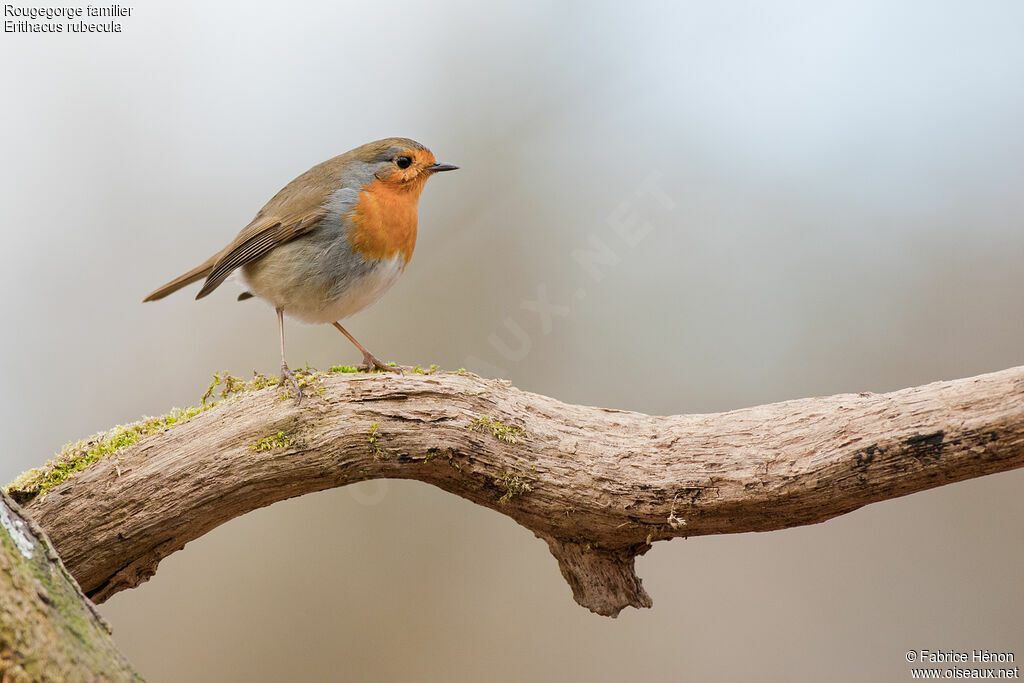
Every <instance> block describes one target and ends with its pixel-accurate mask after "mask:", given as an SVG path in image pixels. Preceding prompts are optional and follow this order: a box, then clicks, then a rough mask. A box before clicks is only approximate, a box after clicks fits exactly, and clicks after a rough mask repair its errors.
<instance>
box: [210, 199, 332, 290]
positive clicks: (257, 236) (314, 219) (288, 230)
mask: <svg viewBox="0 0 1024 683" xmlns="http://www.w3.org/2000/svg"><path fill="white" fill-rule="evenodd" d="M324 214H325V212H324V211H322V210H317V211H315V212H313V213H310V214H307V215H305V216H303V217H301V218H299V219H298V220H295V221H292V222H290V223H285V222H283V221H281V220H279V219H276V218H264V219H262V220H260V219H257V220H255V221H253V222H252V223H250V224H249V225H248V226H246V227H245V229H244V230H242V232H240V233H238V237H236V238H235V239H234V240H233V241H232V242H231V244H229V245H228V246H227V247H226V248H225V249H224V251H222V252H221V253H220V258H218V259H217V262H216V264H214V266H213V270H211V271H210V274H209V275H207V276H206V282H204V283H203V287H202V289H200V290H199V293H198V294H196V298H197V299H202V298H203V297H204V296H206V295H207V294H209V293H210V292H212V291H213V290H215V289H217V287H218V286H219V285H220V283H222V282H224V280H225V279H227V277H228V275H231V273H232V272H233V271H234V270H235V269H236V268H238V267H240V266H243V265H245V264H246V263H249V262H250V261H255V260H256V259H258V258H260V257H261V256H264V255H266V254H267V252H269V251H270V250H271V249H273V248H274V247H276V246H278V245H281V244H284V243H285V242H290V241H291V240H293V239H295V238H296V237H299V236H300V235H305V234H306V233H307V232H309V231H310V230H312V229H313V228H315V227H316V226H317V224H318V223H319V222H320V220H321V219H322V218H323V217H324Z"/></svg>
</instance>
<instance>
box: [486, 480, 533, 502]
mask: <svg viewBox="0 0 1024 683" xmlns="http://www.w3.org/2000/svg"><path fill="white" fill-rule="evenodd" d="M494 485H495V486H497V487H498V488H499V489H501V490H502V491H504V495H503V496H502V497H501V498H499V499H498V502H499V503H501V504H502V505H504V504H505V503H507V502H509V501H510V500H512V499H513V498H515V497H516V496H521V495H523V494H524V493H527V492H528V491H532V490H533V489H531V488H530V484H529V483H528V482H527V481H526V479H525V478H524V477H522V476H521V475H519V474H517V473H515V472H502V473H501V474H499V475H498V476H497V477H495V479H494Z"/></svg>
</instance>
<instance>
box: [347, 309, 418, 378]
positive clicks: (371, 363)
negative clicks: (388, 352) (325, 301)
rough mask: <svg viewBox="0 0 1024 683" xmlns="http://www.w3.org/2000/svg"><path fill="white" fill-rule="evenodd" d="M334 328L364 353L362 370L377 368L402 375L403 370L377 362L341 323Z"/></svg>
mask: <svg viewBox="0 0 1024 683" xmlns="http://www.w3.org/2000/svg"><path fill="white" fill-rule="evenodd" d="M334 326H335V327H337V328H338V331H339V332H341V333H342V334H343V335H345V336H346V337H348V340H349V341H350V342H352V343H353V344H355V345H356V348H357V349H359V350H360V351H362V352H363V364H362V365H361V366H359V367H360V369H364V368H365V369H366V370H372V369H373V368H377V369H378V370H387V371H388V372H397V373H398V374H400V375H401V374H402V368H399V367H395V366H393V365H384V363H381V362H380V361H379V360H377V357H376V356H374V355H373V354H372V353H370V352H369V351H368V350H367V349H366V347H365V346H363V345H362V344H360V343H359V342H357V341H356V338H355V337H353V336H352V335H351V334H349V333H348V330H346V329H345V328H344V327H342V326H341V323H337V322H336V323H334Z"/></svg>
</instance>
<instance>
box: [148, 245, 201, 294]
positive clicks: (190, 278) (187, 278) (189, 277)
mask: <svg viewBox="0 0 1024 683" xmlns="http://www.w3.org/2000/svg"><path fill="white" fill-rule="evenodd" d="M219 256H220V254H214V255H213V256H211V257H210V258H209V259H207V261H206V262H205V263H202V264H200V265H198V266H196V267H195V268H193V269H192V270H190V271H188V272H187V273H185V274H184V275H179V276H178V277H176V278H174V279H173V280H171V281H170V282H168V283H167V284H166V285H164V286H163V287H158V288H157V289H155V290H153V291H152V292H150V294H149V295H148V296H147V297H146V298H145V299H143V301H144V302H145V301H156V300H157V299H163V298H164V297H165V296H167V295H168V294H172V293H173V292H176V291H178V290H179V289H181V288H182V287H184V286H185V285H190V284H192V283H193V282H195V281H196V280H202V279H203V278H204V277H206V276H207V275H209V274H210V272H211V271H212V270H213V266H214V265H215V264H216V263H217V258H218V257H219Z"/></svg>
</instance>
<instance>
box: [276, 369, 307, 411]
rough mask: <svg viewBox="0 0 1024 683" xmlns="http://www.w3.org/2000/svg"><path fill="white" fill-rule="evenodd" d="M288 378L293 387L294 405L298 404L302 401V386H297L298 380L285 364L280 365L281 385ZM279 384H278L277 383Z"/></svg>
mask: <svg viewBox="0 0 1024 683" xmlns="http://www.w3.org/2000/svg"><path fill="white" fill-rule="evenodd" d="M285 380H288V381H290V382H291V383H292V386H293V387H295V405H299V403H301V402H302V388H301V387H300V386H299V380H298V379H297V378H296V377H295V373H294V372H292V371H291V370H289V369H288V366H287V365H282V366H281V385H283V384H284V383H285ZM279 386H280V385H279Z"/></svg>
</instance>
